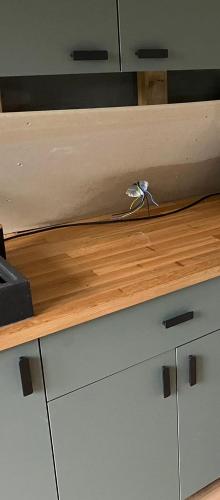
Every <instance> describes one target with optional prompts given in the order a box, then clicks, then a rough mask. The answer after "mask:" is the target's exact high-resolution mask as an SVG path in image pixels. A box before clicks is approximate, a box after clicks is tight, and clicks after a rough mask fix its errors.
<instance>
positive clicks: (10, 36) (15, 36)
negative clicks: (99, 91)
mask: <svg viewBox="0 0 220 500" xmlns="http://www.w3.org/2000/svg"><path fill="white" fill-rule="evenodd" d="M74 51H79V52H77V53H76V54H73V52H74ZM0 61H1V64H0V76H15V75H42V74H44V75H50V74H71V73H97V72H100V73H104V72H114V71H119V70H120V66H119V44H118V24H117V6H116V0H92V2H91V1H90V0H53V1H52V0H46V1H45V0H38V2H36V1H35V0H10V1H9V2H2V3H1V17H0Z"/></svg>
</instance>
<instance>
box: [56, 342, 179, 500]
mask: <svg viewBox="0 0 220 500" xmlns="http://www.w3.org/2000/svg"><path fill="white" fill-rule="evenodd" d="M162 365H168V366H171V367H174V365H175V353H174V352H168V353H165V354H162V355H161V356H157V357H156V358H154V359H151V360H149V361H146V362H145V363H141V364H140V365H136V366H133V367H131V368H129V369H128V370H125V371H123V372H121V373H117V374H115V375H113V376H112V377H108V378H107V379H105V380H101V381H99V382H97V383H95V384H92V385H91V386H89V387H85V388H84V389H82V390H80V391H76V392H74V393H73V394H68V395H66V396H64V397H62V398H59V399H58V400H56V401H52V402H50V403H49V413H50V421H51V429H52V435H53V444H54V457H55V462H56V470H57V479H58V488H59V493H60V499H61V500H64V499H65V500H67V499H69V500H70V499H73V498H74V499H77V500H113V499H114V500H122V499H123V500H125V499H126V500H134V499H137V500H140V499H145V500H168V499H169V500H177V499H178V490H179V485H178V454H177V450H178V442H177V433H176V428H177V411H176V392H175V389H176V388H175V370H173V376H174V377H173V378H174V380H172V394H171V396H170V397H169V398H167V399H164V398H163V396H162V384H161V366H162ZM158 472H159V480H158ZM73 492H74V493H73Z"/></svg>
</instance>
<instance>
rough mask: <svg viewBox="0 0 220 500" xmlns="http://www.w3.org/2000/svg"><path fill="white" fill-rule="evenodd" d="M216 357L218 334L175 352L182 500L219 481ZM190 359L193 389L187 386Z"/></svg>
mask: <svg viewBox="0 0 220 500" xmlns="http://www.w3.org/2000/svg"><path fill="white" fill-rule="evenodd" d="M219 353H220V333H219V332H216V333H213V334H211V335H208V336H207V337H204V338H203V339H200V340H196V341H194V342H191V343H190V344H187V345H186V346H184V347H180V348H179V349H177V362H178V370H177V373H178V377H177V378H178V407H179V446H180V479H181V498H182V500H184V499H185V498H186V497H188V496H189V495H191V494H192V493H195V492H196V491H198V490H200V489H201V488H202V487H204V486H205V485H207V484H209V483H211V482H212V481H214V480H215V479H217V478H218V477H219V470H220V469H219V467H220V432H219V422H220V362H219ZM189 356H193V358H191V361H193V363H192V364H191V383H192V382H194V383H195V382H196V383H195V385H193V386H190V384H189V382H190V380H189V376H190V370H189V362H190V360H189ZM193 364H194V366H193ZM194 372H195V373H194ZM195 374H196V380H194V381H193V377H194V375H195Z"/></svg>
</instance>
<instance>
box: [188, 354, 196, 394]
mask: <svg viewBox="0 0 220 500" xmlns="http://www.w3.org/2000/svg"><path fill="white" fill-rule="evenodd" d="M189 385H190V387H192V386H193V385H196V356H189Z"/></svg>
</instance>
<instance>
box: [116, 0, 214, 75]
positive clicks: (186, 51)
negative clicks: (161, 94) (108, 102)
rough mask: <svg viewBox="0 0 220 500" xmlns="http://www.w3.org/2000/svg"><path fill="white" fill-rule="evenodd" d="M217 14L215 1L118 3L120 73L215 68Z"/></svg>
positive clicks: (131, 0) (122, 0)
mask: <svg viewBox="0 0 220 500" xmlns="http://www.w3.org/2000/svg"><path fill="white" fill-rule="evenodd" d="M219 13H220V8H219V1H218V0H211V1H210V2H209V5H208V4H207V1H206V0H193V2H192V1H191V0H185V1H184V2H177V1H176V0H168V1H166V2H164V1H163V0H152V1H151V2H147V1H143V0H119V14H120V35H121V54H122V69H123V71H148V70H151V71H155V70H162V71H164V70H184V69H204V68H206V69H209V68H210V69H211V68H219V55H218V47H219V26H218V19H219ZM143 50H151V52H152V51H155V53H153V52H152V53H149V54H144V52H140V51H143ZM167 52H168V57H167ZM143 56H147V57H143Z"/></svg>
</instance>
